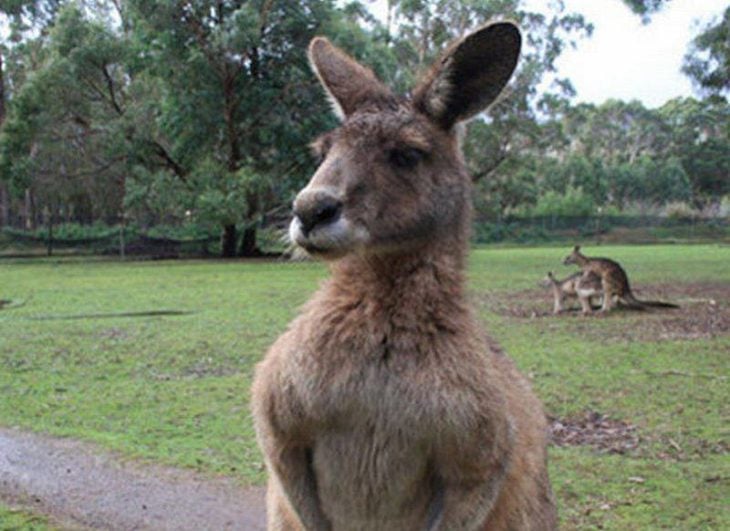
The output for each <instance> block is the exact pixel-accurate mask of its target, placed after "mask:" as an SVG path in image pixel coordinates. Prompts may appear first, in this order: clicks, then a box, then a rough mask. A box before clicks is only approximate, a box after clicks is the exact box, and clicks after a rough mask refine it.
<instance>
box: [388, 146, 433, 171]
mask: <svg viewBox="0 0 730 531" xmlns="http://www.w3.org/2000/svg"><path fill="white" fill-rule="evenodd" d="M425 155H426V154H425V153H424V152H423V151H421V150H420V149H418V148H413V147H407V148H396V149H393V150H391V151H390V153H389V155H388V157H389V160H390V163H391V164H392V165H393V166H395V167H396V168H401V169H410V168H413V167H414V166H415V165H416V164H418V163H419V162H420V161H421V160H422V159H423V157H424V156H425Z"/></svg>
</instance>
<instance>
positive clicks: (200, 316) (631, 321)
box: [0, 245, 730, 530]
mask: <svg viewBox="0 0 730 531" xmlns="http://www.w3.org/2000/svg"><path fill="white" fill-rule="evenodd" d="M585 251H586V253H587V254H589V255H590V254H601V255H608V256H611V257H613V258H615V259H617V260H619V261H620V262H621V263H622V264H623V265H624V266H625V268H626V269H627V270H628V272H629V275H630V277H631V279H632V282H633V285H634V287H635V289H636V291H637V292H638V293H639V294H640V295H641V296H648V297H652V298H657V297H661V298H666V299H671V300H673V301H675V302H679V304H680V305H682V309H681V310H678V311H674V312H672V311H664V312H657V313H648V314H642V313H637V312H626V311H624V312H618V313H616V314H614V315H610V316H608V317H605V318H595V317H594V318H581V317H579V316H577V315H565V316H558V317H553V316H552V315H549V314H547V312H548V311H549V310H550V309H551V308H552V302H551V300H550V298H549V296H548V294H547V292H546V291H545V290H543V289H541V288H538V287H537V282H538V281H539V280H540V278H542V277H543V276H544V275H545V272H546V271H547V270H550V269H552V270H553V271H555V272H556V273H558V274H559V276H563V274H565V275H567V274H568V273H569V272H571V271H572V270H571V269H569V268H566V267H563V266H562V265H560V259H561V258H562V257H563V256H564V255H565V254H567V252H568V249H567V248H566V249H559V248H530V249H478V250H475V251H474V252H473V253H472V258H471V261H470V271H469V282H470V288H471V293H472V295H473V299H474V302H475V304H476V306H477V308H478V309H479V312H480V315H481V317H482V318H483V321H484V323H485V326H486V327H487V328H488V329H489V330H490V332H491V333H492V335H494V336H495V337H496V338H497V339H498V340H499V341H500V342H501V343H502V345H503V346H504V347H505V349H506V350H507V352H509V353H510V355H512V356H513V357H514V358H515V360H516V361H517V363H518V365H519V366H520V368H521V369H522V370H523V371H524V372H525V373H527V374H528V375H529V376H530V377H531V378H532V379H533V382H534V386H535V389H536V391H537V393H538V394H539V395H540V397H541V398H542V400H543V401H544V403H545V406H546V409H547V411H548V412H549V414H550V415H551V416H553V417H556V418H558V419H559V420H560V422H561V423H563V424H565V425H568V426H572V425H573V424H572V423H577V422H579V420H580V419H582V418H585V417H586V415H587V414H588V413H589V412H594V413H597V414H600V415H602V416H603V417H604V418H608V419H611V420H612V421H615V422H620V423H621V425H622V426H624V427H628V428H627V429H628V431H630V433H631V434H632V437H633V439H632V442H631V444H628V443H627V444H624V445H623V446H622V444H623V443H622V441H621V440H618V442H616V443H615V444H613V443H612V444H613V445H611V444H608V445H605V444H604V445H603V446H602V445H601V444H600V441H599V443H595V444H594V443H590V444H588V443H584V444H581V445H577V446H564V447H553V448H552V449H551V454H550V457H551V476H552V481H553V485H554V488H555V490H556V494H557V496H558V499H559V504H560V513H561V520H562V525H563V528H565V529H591V528H604V529H622V530H623V529H656V528H666V529H730V513H729V511H728V501H729V500H730V457H729V454H728V449H729V447H728V444H729V439H730V432H729V428H728V424H729V422H728V421H729V420H730V401H729V400H728V396H730V393H729V391H730V385H729V382H728V378H729V377H730V247H728V246H712V245H703V246H651V247H601V248H600V249H597V248H590V247H588V248H586V249H585ZM598 251H600V253H599V252H598ZM325 275H326V270H325V268H324V267H323V266H321V265H319V264H312V263H283V262H214V261H188V262H182V261H181V262H129V263H120V262H108V261H75V260H72V259H64V260H61V261H54V260H41V261H39V260H27V261H23V260H5V261H2V262H0V299H6V300H10V301H11V302H10V303H9V304H8V305H6V306H5V307H4V309H1V310H0V396H2V400H0V425H4V426H19V427H22V428H27V429H31V430H35V431H39V432H45V433H51V434H56V435H65V436H72V437H77V438H82V439H86V440H91V441H94V442H96V443H98V444H100V445H102V446H104V447H107V448H111V449H114V450H117V451H120V452H122V453H123V454H125V455H128V456H131V457H136V458H142V459H150V460H154V461H157V462H162V463H167V464H172V465H178V466H185V467H192V468H196V469H199V470H202V471H204V472H208V473H211V474H225V475H229V476H233V477H235V478H238V479H239V480H240V481H241V482H242V483H245V484H261V483H262V482H263V480H264V474H263V467H262V462H261V457H260V455H259V453H258V450H257V448H256V445H255V441H254V437H253V431H252V426H251V419H250V415H249V407H248V395H249V385H250V381H251V375H252V371H253V367H254V365H255V363H256V362H257V361H258V360H259V359H260V357H261V355H262V354H263V352H264V351H265V349H266V347H267V346H268V345H269V344H270V343H271V341H272V340H273V339H274V338H275V337H276V336H277V335H278V334H279V333H280V332H281V331H282V330H283V329H284V327H285V326H286V323H287V322H288V321H289V320H290V319H291V318H292V316H293V315H294V314H295V313H296V311H297V307H298V306H299V305H301V303H303V302H304V301H305V300H306V299H307V297H308V296H309V294H310V293H311V292H312V291H313V290H314V289H315V288H316V286H317V284H318V281H319V280H320V279H322V278H324V276H325ZM153 312H157V313H154V314H153ZM164 312H170V313H169V314H164ZM174 312H179V313H174ZM604 435H605V434H604ZM606 436H608V437H610V436H611V433H610V429H609V433H608V435H606ZM584 442H585V441H584ZM9 515H11V516H13V517H17V518H25V517H26V516H20V515H19V514H18V513H11V512H9V511H8V510H3V509H2V508H0V522H3V521H4V520H3V519H4V518H6V519H7V518H10V516H9ZM29 525H31V526H32V525H33V524H29ZM0 527H1V526H0ZM16 527H17V528H18V529H31V528H33V527H23V526H22V524H18V525H17V526H16Z"/></svg>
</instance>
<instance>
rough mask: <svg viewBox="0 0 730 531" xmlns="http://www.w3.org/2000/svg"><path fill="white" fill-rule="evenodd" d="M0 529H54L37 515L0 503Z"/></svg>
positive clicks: (43, 530)
mask: <svg viewBox="0 0 730 531" xmlns="http://www.w3.org/2000/svg"><path fill="white" fill-rule="evenodd" d="M0 529H1V530H2V531H52V530H53V529H55V528H54V527H52V526H50V525H49V524H48V521H47V520H46V519H45V518H44V517H42V516H38V515H34V514H31V513H29V512H26V511H24V510H22V509H15V508H11V507H7V506H5V505H3V504H2V503H0Z"/></svg>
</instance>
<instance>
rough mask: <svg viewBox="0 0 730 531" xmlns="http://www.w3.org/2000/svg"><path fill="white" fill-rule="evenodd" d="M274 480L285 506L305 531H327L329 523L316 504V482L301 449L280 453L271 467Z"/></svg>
mask: <svg viewBox="0 0 730 531" xmlns="http://www.w3.org/2000/svg"><path fill="white" fill-rule="evenodd" d="M274 471H275V472H276V475H277V479H278V480H279V483H280V485H281V488H282V490H283V491H284V494H285V495H286V497H287V499H288V500H289V503H290V504H291V506H292V508H293V509H294V511H295V512H296V514H297V516H298V517H299V519H300V520H301V522H302V524H303V525H304V529H306V530H307V531H320V530H322V531H328V530H329V529H331V527H332V526H331V524H330V522H329V520H328V519H327V517H326V516H325V514H324V513H323V512H322V508H321V506H320V503H319V498H318V495H317V482H316V480H315V477H314V473H313V471H312V467H311V464H310V462H309V459H308V457H307V452H306V450H305V449H303V448H295V449H288V450H284V451H282V452H281V453H280V454H279V461H278V463H276V464H275V465H274Z"/></svg>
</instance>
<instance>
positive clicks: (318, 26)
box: [128, 0, 367, 256]
mask: <svg viewBox="0 0 730 531" xmlns="http://www.w3.org/2000/svg"><path fill="white" fill-rule="evenodd" d="M128 9H129V14H130V17H131V19H132V27H133V28H134V35H135V40H136V42H137V46H138V47H139V48H140V49H142V50H145V60H144V61H141V63H140V64H141V67H142V69H143V70H144V72H145V73H146V74H147V75H149V76H151V77H153V78H155V79H157V80H158V81H159V84H160V85H159V87H160V101H159V105H157V106H153V108H152V112H154V114H155V116H156V120H155V123H154V124H152V125H153V126H154V127H155V128H156V129H157V130H158V132H159V133H160V134H161V135H162V136H164V137H165V138H167V139H169V142H170V144H169V145H170V151H169V154H170V156H171V158H173V159H174V160H175V161H177V163H178V164H179V166H180V168H181V169H182V170H183V171H184V172H185V173H186V176H187V177H186V178H187V181H188V183H189V186H190V188H191V193H192V197H191V205H190V207H191V210H192V211H193V213H194V215H195V216H197V217H198V218H200V219H201V220H202V221H204V222H208V223H214V224H218V225H220V226H221V227H222V229H223V236H222V247H223V254H224V256H233V255H234V254H236V244H237V241H238V231H237V225H243V237H242V240H241V245H240V254H242V255H251V254H255V253H257V252H258V249H257V246H256V229H257V226H258V224H259V222H260V220H261V219H262V216H264V215H265V213H266V212H267V211H268V210H270V209H271V208H274V207H277V206H278V205H279V204H280V203H281V201H286V198H287V196H289V195H290V194H291V193H292V191H293V189H295V188H296V187H298V186H299V185H301V184H302V181H303V178H304V176H305V175H307V174H308V173H309V171H310V170H311V167H312V166H311V161H310V156H309V154H308V149H307V145H308V142H309V141H310V140H311V137H312V135H313V134H314V133H315V132H317V131H321V130H323V129H324V128H325V127H327V126H328V125H332V124H333V123H332V121H331V120H332V119H331V118H330V115H329V113H328V112H327V103H326V101H325V99H324V98H323V96H322V94H321V91H320V90H319V88H318V87H317V86H316V84H315V81H316V80H315V79H314V76H312V74H311V72H310V70H309V65H308V62H307V59H306V55H305V53H304V52H305V50H306V48H307V45H308V43H309V41H310V40H311V38H312V37H313V36H314V35H315V33H317V32H325V33H328V34H329V35H332V36H333V37H334V38H335V39H337V38H338V37H343V36H346V35H347V36H348V37H347V38H348V39H350V40H355V41H357V40H359V41H360V42H361V43H364V42H366V40H367V39H366V38H365V33H364V31H363V30H361V29H359V27H357V25H355V24H352V23H351V19H348V18H347V17H345V16H343V13H342V12H340V11H338V10H336V9H335V8H334V5H333V3H332V2H329V1H321V0H318V1H317V0H305V1H302V2H286V1H283V0H257V1H252V2H243V1H200V2H187V1H185V2H146V1H142V0H130V1H129V2H128ZM361 47H362V46H360V48H361ZM355 49H357V47H356V48H355Z"/></svg>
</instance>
